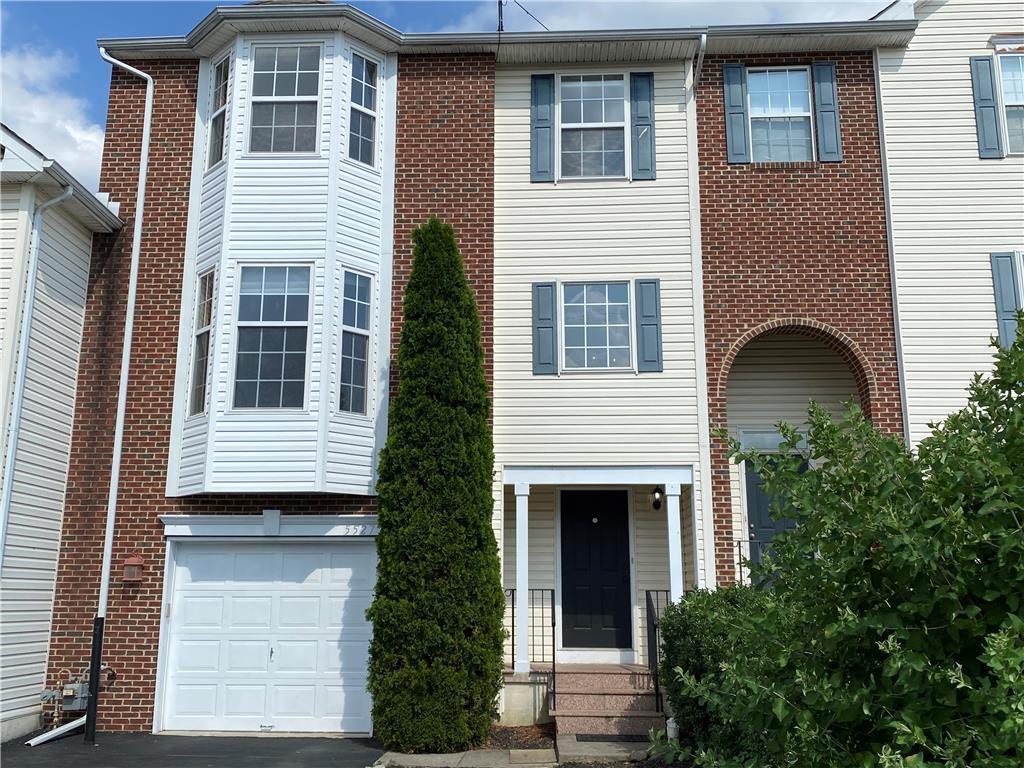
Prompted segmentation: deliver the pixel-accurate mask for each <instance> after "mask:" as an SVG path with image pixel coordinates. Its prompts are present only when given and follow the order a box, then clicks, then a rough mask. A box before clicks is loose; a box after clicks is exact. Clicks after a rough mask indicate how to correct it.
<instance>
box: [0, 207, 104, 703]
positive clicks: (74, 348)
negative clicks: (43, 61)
mask: <svg viewBox="0 0 1024 768" xmlns="http://www.w3.org/2000/svg"><path fill="white" fill-rule="evenodd" d="M44 200H45V198H42V197H37V198H36V204H39V203H42V202H44ZM5 202H6V200H5ZM5 207H6V206H5ZM26 215H27V212H26ZM4 218H6V217H4ZM25 234H26V236H27V234H28V233H27V230H26V231H25ZM4 246H5V248H4V256H3V258H4V260H5V261H6V259H7V242H6V238H5V243H4ZM15 247H17V246H15ZM91 250H92V233H91V232H90V231H89V230H88V229H87V228H85V227H84V226H82V225H81V224H79V223H78V222H77V221H75V220H74V219H73V218H72V217H71V216H69V215H68V213H67V211H66V210H63V209H62V208H60V207H56V208H51V209H50V210H49V211H47V213H46V214H45V217H44V222H43V228H42V235H41V239H40V248H39V272H38V282H37V285H36V294H35V311H34V316H33V323H32V335H31V338H30V341H29V349H28V367H27V371H26V379H25V395H24V401H23V410H22V421H21V429H20V432H19V442H18V450H17V455H16V456H14V457H13V459H14V461H15V466H14V483H13V494H12V498H11V507H10V510H9V515H8V520H7V538H6V542H5V546H4V552H3V572H2V574H0V590H2V592H3V601H2V606H0V666H2V678H3V686H2V692H0V709H2V717H3V719H4V720H5V721H7V720H9V719H11V718H17V717H19V716H31V715H34V714H35V713H38V712H39V711H40V698H39V695H40V692H41V691H42V689H43V687H44V684H45V676H46V655H47V644H48V641H49V631H50V615H51V608H52V601H53V588H54V580H55V577H56V570H57V553H58V548H59V545H60V532H61V519H62V514H63V508H64V491H65V486H66V482H67V470H68V453H69V450H70V445H71V429H72V423H73V418H74V403H75V388H76V385H77V381H78V378H77V376H78V360H79V352H80V349H81V334H82V319H83V316H84V307H85V296H86V286H87V284H88V278H89V259H90V254H91ZM22 289H23V286H22V287H19V288H18V290H22ZM7 298H8V299H10V296H8V297H7Z"/></svg>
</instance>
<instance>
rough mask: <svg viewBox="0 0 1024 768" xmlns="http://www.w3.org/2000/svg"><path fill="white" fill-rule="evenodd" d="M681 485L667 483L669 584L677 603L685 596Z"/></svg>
mask: <svg viewBox="0 0 1024 768" xmlns="http://www.w3.org/2000/svg"><path fill="white" fill-rule="evenodd" d="M680 491H681V489H680V487H679V483H665V501H666V504H665V512H666V516H667V517H668V584H669V596H670V597H671V599H672V602H675V601H677V600H679V599H681V598H682V596H683V539H682V528H681V523H680V520H679V493H680Z"/></svg>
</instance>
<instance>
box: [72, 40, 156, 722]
mask: <svg viewBox="0 0 1024 768" xmlns="http://www.w3.org/2000/svg"><path fill="white" fill-rule="evenodd" d="M100 57H101V58H102V59H103V60H104V61H108V62H110V63H111V64H113V65H114V66H115V67H120V68H121V69H123V70H124V71H126V72H129V73H131V74H133V75H135V76H136V77H141V78H142V79H143V80H145V81H146V111H145V116H144V117H143V121H142V147H141V149H140V153H139V183H138V188H137V191H136V193H135V213H134V217H135V223H134V226H133V231H132V252H131V272H130V275H129V278H128V298H127V306H126V307H125V313H124V340H123V343H122V346H121V374H120V380H119V382H118V387H117V416H116V419H115V421H114V450H113V456H112V457H111V463H110V488H109V491H108V493H107V524H106V530H105V532H104V535H103V567H102V571H101V573H100V596H99V605H98V607H97V610H96V619H95V621H94V623H93V639H92V640H93V647H92V658H91V659H90V669H89V709H88V718H89V719H88V721H87V723H86V728H85V731H86V734H85V736H86V740H87V741H91V742H94V741H95V737H96V703H97V702H96V699H97V697H98V695H99V672H100V659H101V657H102V650H103V622H104V619H105V618H106V615H107V598H108V596H109V593H110V565H111V560H112V558H113V551H114V528H115V524H116V522H117V490H118V483H119V482H120V479H121V449H122V445H123V442H124V420H125V406H126V403H127V399H128V371H129V368H130V366H131V359H132V330H133V328H134V325H135V294H136V290H137V287H138V282H139V251H140V248H141V244H142V219H143V212H144V211H145V205H146V174H147V172H148V170H149V134H150V127H151V125H152V121H153V78H152V77H150V76H149V75H147V74H146V73H145V72H143V71H141V70H138V69H135V67H132V66H129V65H128V64H125V63H124V62H123V61H118V60H117V59H115V58H114V57H113V56H111V55H109V54H108V53H107V51H106V49H105V48H100Z"/></svg>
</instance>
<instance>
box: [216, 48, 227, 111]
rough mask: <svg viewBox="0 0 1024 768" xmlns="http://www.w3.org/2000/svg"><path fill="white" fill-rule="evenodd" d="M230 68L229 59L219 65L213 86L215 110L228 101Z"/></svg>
mask: <svg viewBox="0 0 1024 768" xmlns="http://www.w3.org/2000/svg"><path fill="white" fill-rule="evenodd" d="M229 69H230V63H229V60H228V59H224V61H222V62H221V63H220V64H218V65H217V71H216V73H215V74H214V86H213V108H214V110H215V111H216V110H218V109H220V108H221V107H223V106H224V105H225V104H226V103H227V100H228V72H229Z"/></svg>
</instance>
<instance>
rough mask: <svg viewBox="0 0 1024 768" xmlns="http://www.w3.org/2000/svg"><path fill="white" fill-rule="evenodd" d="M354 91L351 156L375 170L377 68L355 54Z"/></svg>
mask: <svg viewBox="0 0 1024 768" xmlns="http://www.w3.org/2000/svg"><path fill="white" fill-rule="evenodd" d="M351 90H352V106H351V109H350V110H349V125H348V156H349V157H350V158H351V159H353V160H355V161H357V162H360V163H365V164H366V165H369V166H371V167H372V166H373V165H375V163H374V159H373V155H374V147H375V146H376V141H375V139H376V136H377V64H376V62H373V61H370V60H369V59H367V58H364V57H363V56H360V55H359V54H358V53H353V54H352V89H351Z"/></svg>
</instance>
